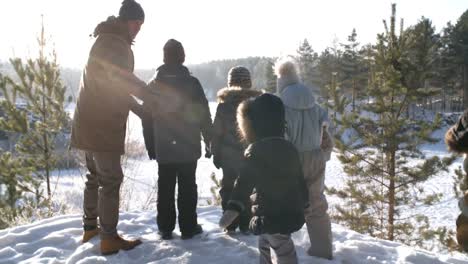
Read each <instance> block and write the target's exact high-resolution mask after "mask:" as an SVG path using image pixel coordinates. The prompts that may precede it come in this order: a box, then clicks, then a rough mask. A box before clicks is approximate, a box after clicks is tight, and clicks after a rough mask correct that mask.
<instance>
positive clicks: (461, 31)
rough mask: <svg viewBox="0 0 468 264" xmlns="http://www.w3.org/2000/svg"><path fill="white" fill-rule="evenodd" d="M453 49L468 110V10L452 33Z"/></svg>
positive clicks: (464, 102)
mask: <svg viewBox="0 0 468 264" xmlns="http://www.w3.org/2000/svg"><path fill="white" fill-rule="evenodd" d="M451 37H452V43H453V49H454V50H455V53H456V59H457V60H456V62H457V64H458V66H459V69H460V76H461V78H460V79H461V83H462V90H463V107H464V109H467V108H468V10H466V11H465V12H464V13H463V14H462V15H461V16H460V18H459V19H458V21H457V23H456V24H455V27H454V28H453V31H452V35H451Z"/></svg>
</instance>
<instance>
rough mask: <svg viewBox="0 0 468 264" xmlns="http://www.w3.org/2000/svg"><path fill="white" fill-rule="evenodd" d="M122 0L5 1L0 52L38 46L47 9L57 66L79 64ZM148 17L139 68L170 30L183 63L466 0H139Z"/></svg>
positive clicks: (363, 36)
mask: <svg viewBox="0 0 468 264" xmlns="http://www.w3.org/2000/svg"><path fill="white" fill-rule="evenodd" d="M121 2H122V0H14V1H2V6H1V10H2V12H1V14H0V24H1V25H2V27H1V28H2V30H1V31H2V32H1V33H2V39H1V41H0V60H6V59H8V58H10V57H12V56H21V57H22V56H28V55H30V56H32V55H35V54H36V50H37V49H36V37H37V34H38V33H39V31H40V20H41V14H44V22H45V25H46V31H47V34H48V35H49V36H51V39H52V40H53V42H54V43H55V48H56V51H57V54H58V59H59V63H60V64H61V65H62V66H66V67H74V68H82V66H83V65H84V63H85V61H86V59H87V55H88V52H89V48H90V45H91V44H92V41H93V40H92V39H91V38H90V37H89V34H90V33H91V32H92V31H93V30H94V27H95V26H96V25H97V24H98V23H99V22H100V21H102V20H105V19H106V18H107V16H109V15H116V14H117V13H118V10H119V7H120V4H121ZM138 2H139V3H140V4H141V5H142V6H143V8H144V10H145V13H146V21H145V24H144V25H143V27H142V30H141V31H140V33H139V35H138V36H137V38H136V43H135V46H134V47H133V49H134V52H135V60H136V65H135V66H136V68H140V69H141V68H155V67H157V66H158V65H159V64H161V62H162V47H163V45H164V43H165V42H166V41H167V39H169V38H175V39H177V40H179V41H181V42H182V44H183V45H184V47H185V50H186V54H187V59H186V63H187V64H194V63H201V62H206V61H210V60H215V59H223V58H240V57H247V56H284V55H288V54H292V53H294V52H295V50H296V48H297V47H298V45H299V43H300V42H301V41H302V40H303V39H304V38H307V39H308V40H309V41H310V43H311V44H312V47H313V48H314V49H315V50H316V51H322V50H323V49H324V48H326V47H327V46H331V45H332V43H333V40H334V39H337V40H338V42H339V41H345V40H346V37H347V36H348V35H349V34H350V32H351V30H352V29H353V28H356V30H357V33H358V40H359V41H360V42H361V43H368V42H374V41H375V38H376V34H377V33H380V32H382V31H383V25H382V19H388V18H389V16H390V5H391V3H392V2H396V3H397V15H398V17H402V18H404V19H405V25H407V26H408V25H411V24H414V23H416V21H417V20H418V19H419V18H420V17H421V16H425V17H428V18H430V19H432V21H433V24H434V25H435V26H436V30H437V31H440V30H441V29H442V27H443V26H445V25H446V23H447V22H448V21H452V23H456V20H457V19H458V18H459V17H460V16H461V14H462V13H463V12H464V11H465V10H467V9H468V1H467V0H393V1H392V0H354V1H350V0H287V1H284V0H283V1H275V0H237V1H225V0H197V1H194V0H171V1H169V0H167V1H161V0H140V1H138Z"/></svg>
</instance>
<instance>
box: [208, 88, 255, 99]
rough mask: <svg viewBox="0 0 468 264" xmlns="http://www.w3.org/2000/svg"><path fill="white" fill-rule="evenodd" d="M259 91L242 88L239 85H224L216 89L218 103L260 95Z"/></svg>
mask: <svg viewBox="0 0 468 264" xmlns="http://www.w3.org/2000/svg"><path fill="white" fill-rule="evenodd" d="M261 94H262V92H261V91H257V90H253V89H243V88H241V87H226V88H223V89H221V90H219V91H218V93H217V98H218V103H240V102H242V101H244V100H245V99H248V98H251V97H256V96H259V95H261Z"/></svg>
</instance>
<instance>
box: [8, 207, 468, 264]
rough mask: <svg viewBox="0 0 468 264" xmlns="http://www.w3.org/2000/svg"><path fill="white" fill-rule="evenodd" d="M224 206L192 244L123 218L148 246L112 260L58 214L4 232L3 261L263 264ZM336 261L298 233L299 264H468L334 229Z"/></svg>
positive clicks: (77, 224) (205, 212)
mask: <svg viewBox="0 0 468 264" xmlns="http://www.w3.org/2000/svg"><path fill="white" fill-rule="evenodd" d="M220 214H221V210H220V208H219V207H213V206H207V207H199V208H198V216H199V222H200V224H202V225H203V228H204V229H205V232H204V233H203V234H201V235H199V236H196V237H195V238H193V239H191V240H181V239H179V233H177V232H176V236H175V238H174V239H173V240H169V241H163V240H161V239H160V238H159V236H158V235H157V234H156V232H157V227H156V222H155V218H154V213H153V212H148V211H146V212H140V211H134V212H131V213H130V212H127V213H121V214H120V222H119V225H118V229H119V230H120V231H122V232H123V233H124V234H127V235H128V236H129V237H140V238H142V240H143V244H142V245H140V246H138V247H137V248H135V249H133V250H131V251H121V252H119V253H118V254H116V255H113V256H106V257H104V256H101V255H100V253H99V240H98V239H97V238H94V239H92V240H91V241H90V242H88V243H84V244H82V243H81V241H80V239H81V232H82V229H81V217H80V215H79V214H76V215H65V216H58V217H54V218H50V219H45V220H42V221H38V222H35V223H33V224H30V225H25V226H19V227H16V228H11V229H8V230H4V231H0V263H4V264H7V263H81V264H84V263H122V264H123V263H164V264H170V263H174V264H181V263H193V264H202V263H203V264H205V263H224V264H229V263H235V264H240V263H242V264H248V263H258V251H257V238H256V237H255V236H245V235H232V236H228V235H226V234H224V233H223V232H222V231H221V230H220V229H219V228H218V227H217V222H218V220H219V217H220ZM332 229H333V239H334V242H333V252H334V259H333V260H332V261H328V260H323V259H318V258H313V257H309V256H308V255H307V254H306V250H307V247H308V235H307V232H306V230H305V228H303V229H302V230H300V231H299V232H296V233H294V235H293V240H294V243H295V245H296V251H297V254H298V258H299V263H317V264H320V263H323V264H325V263H330V264H333V263H336V264H339V263H346V264H366V263H369V264H370V263H372V264H373V263H401V264H403V263H418V264H438V263H454V264H461V263H468V258H467V257H464V256H462V255H461V254H456V255H453V256H447V255H438V254H436V253H431V252H428V251H422V250H416V249H413V248H410V247H407V246H404V245H401V244H399V243H394V242H389V241H384V240H378V239H374V238H370V237H368V236H364V235H361V234H358V233H356V232H353V231H349V230H347V229H345V228H343V227H342V226H339V225H333V227H332Z"/></svg>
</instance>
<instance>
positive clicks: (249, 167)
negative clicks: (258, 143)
mask: <svg viewBox="0 0 468 264" xmlns="http://www.w3.org/2000/svg"><path fill="white" fill-rule="evenodd" d="M256 175H258V171H257V169H256V167H255V164H254V162H253V161H252V160H251V159H250V158H246V160H245V163H244V166H243V167H242V168H241V170H240V174H239V177H238V178H237V180H236V183H235V184H234V188H233V190H232V194H231V199H230V200H229V202H228V207H227V209H228V210H236V211H238V212H241V211H243V210H245V208H246V207H247V204H248V203H249V200H250V195H251V194H252V192H253V189H254V188H255V176H256Z"/></svg>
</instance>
